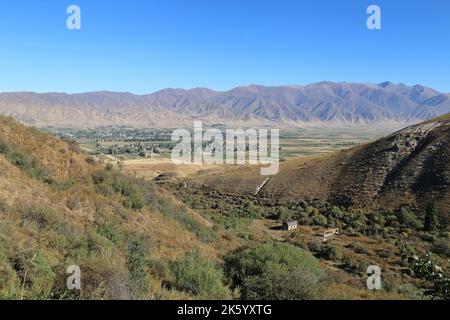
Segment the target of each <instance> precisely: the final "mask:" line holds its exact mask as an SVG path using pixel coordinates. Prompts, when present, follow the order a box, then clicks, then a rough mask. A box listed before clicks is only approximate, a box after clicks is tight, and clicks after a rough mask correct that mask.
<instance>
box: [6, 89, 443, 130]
mask: <svg viewBox="0 0 450 320" xmlns="http://www.w3.org/2000/svg"><path fill="white" fill-rule="evenodd" d="M448 112H450V94H446V93H441V92H438V91H436V90H434V89H431V88H427V87H424V86H421V85H415V86H406V85H403V84H393V83H390V82H384V83H380V84H358V83H333V82H320V83H315V84H310V85H306V86H279V87H264V86H257V85H251V86H246V87H237V88H234V89H232V90H230V91H226V92H218V91H213V90H210V89H206V88H195V89H191V90H183V89H166V90H162V91H158V92H155V93H153V94H149V95H133V94H130V93H118V92H92V93H83V94H64V93H43V94H38V93H30V92H16V93H2V94H0V113H2V114H5V115H12V116H14V117H16V118H18V119H20V120H21V121H23V122H25V123H27V124H31V125H35V126H39V127H42V126H75V127H94V126H104V125H130V126H159V127H164V126H176V125H192V121H193V120H194V119H199V120H203V121H204V122H205V123H207V124H230V123H233V124H247V125H248V124H255V125H263V124H278V125H281V126H297V125H303V124H305V123H306V124H307V123H313V124H314V123H321V122H328V123H336V124H349V123H352V124H365V123H374V124H389V123H414V122H419V121H421V120H424V119H429V118H433V117H435V116H439V115H442V114H445V113H448Z"/></svg>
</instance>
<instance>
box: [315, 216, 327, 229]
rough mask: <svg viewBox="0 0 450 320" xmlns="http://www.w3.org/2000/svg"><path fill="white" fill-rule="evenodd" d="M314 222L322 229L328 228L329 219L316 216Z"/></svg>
mask: <svg viewBox="0 0 450 320" xmlns="http://www.w3.org/2000/svg"><path fill="white" fill-rule="evenodd" d="M313 221H314V223H315V224H317V225H319V226H322V227H326V226H327V225H328V220H327V218H326V217H325V216H324V215H321V214H319V215H317V216H314V218H313Z"/></svg>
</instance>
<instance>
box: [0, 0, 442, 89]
mask: <svg viewBox="0 0 450 320" xmlns="http://www.w3.org/2000/svg"><path fill="white" fill-rule="evenodd" d="M71 4H76V5H78V6H80V8H81V12H82V29H81V30H72V31H71V30H68V29H67V28H66V19H67V17H68V14H67V13H66V8H67V7H68V6H69V5H71ZM370 4H377V5H379V6H380V7H381V10H382V30H375V31H370V30H368V29H367V28H366V19H367V16H368V15H367V14H366V9H367V7H368V5H370ZM0 74H1V76H0V92H6V91H22V90H27V91H37V92H48V91H64V92H85V91H96V90H114V91H130V92H134V93H149V92H153V91H156V90H159V89H162V88H167V87H177V88H192V87H199V86H201V87H209V88H212V89H217V90H228V89H231V88H232V87H235V86H239V85H247V84H254V83H256V84H263V85H283V84H307V83H311V82H318V81H322V80H329V81H348V82H382V81H386V80H389V81H393V82H403V83H405V84H411V85H412V84H417V83H420V84H424V85H428V86H431V87H434V88H436V89H438V90H441V91H445V92H450V1H448V0H409V1H407V0H387V1H380V0H372V1H365V0H341V1H337V0H328V1H325V0H315V1H313V0H310V1H306V0H304V1H302V0H159V1H156V0H108V1H107V0H70V1H66V0H40V1H36V0H27V1H25V0H0Z"/></svg>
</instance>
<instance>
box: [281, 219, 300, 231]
mask: <svg viewBox="0 0 450 320" xmlns="http://www.w3.org/2000/svg"><path fill="white" fill-rule="evenodd" d="M297 228H298V221H296V220H289V221H285V222H284V223H283V229H284V230H286V231H291V230H295V229H297Z"/></svg>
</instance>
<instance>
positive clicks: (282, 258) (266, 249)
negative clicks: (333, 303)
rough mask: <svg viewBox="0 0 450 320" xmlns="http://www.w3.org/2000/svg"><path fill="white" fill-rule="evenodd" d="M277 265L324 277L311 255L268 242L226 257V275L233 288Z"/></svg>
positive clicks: (281, 244) (291, 246)
mask: <svg viewBox="0 0 450 320" xmlns="http://www.w3.org/2000/svg"><path fill="white" fill-rule="evenodd" d="M277 265H278V266H285V267H287V268H290V269H295V268H299V269H301V270H303V271H304V272H309V273H312V274H316V275H322V271H321V270H320V268H319V265H318V263H317V260H316V259H315V258H314V256H313V255H312V254H311V253H309V252H307V251H305V250H303V249H301V248H298V247H296V246H293V245H290V244H283V243H273V242H267V243H263V244H258V245H255V246H251V247H245V248H241V249H239V250H237V251H235V252H233V253H231V254H229V255H228V256H226V257H225V273H226V275H227V277H228V279H229V280H230V282H231V285H232V287H238V286H240V285H241V284H242V283H243V281H244V280H245V279H246V278H247V277H250V276H260V275H263V274H265V273H266V272H268V271H269V270H271V269H273V268H274V267H277Z"/></svg>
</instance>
